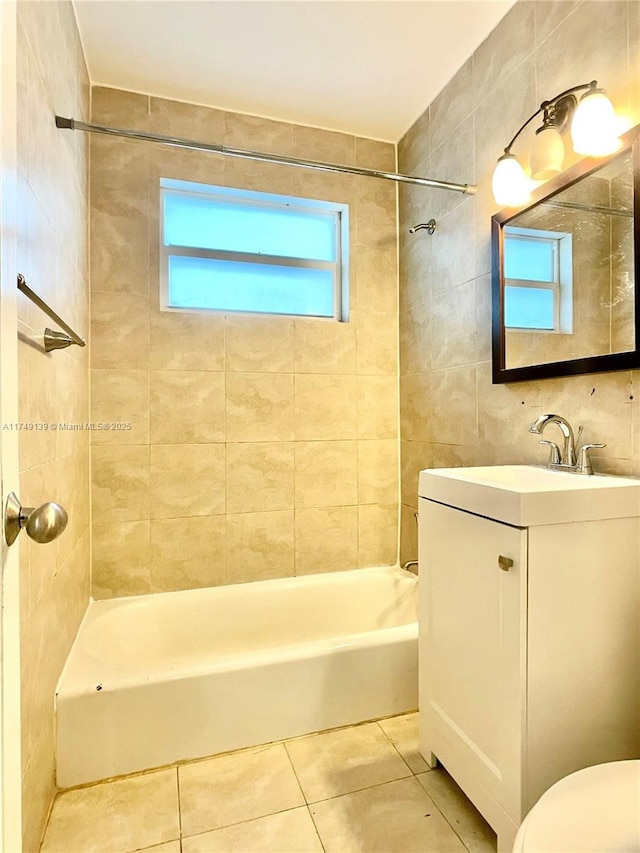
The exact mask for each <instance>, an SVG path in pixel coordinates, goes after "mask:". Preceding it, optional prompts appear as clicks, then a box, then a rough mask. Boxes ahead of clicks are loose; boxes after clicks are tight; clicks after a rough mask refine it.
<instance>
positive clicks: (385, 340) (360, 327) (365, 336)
mask: <svg viewBox="0 0 640 853" xmlns="http://www.w3.org/2000/svg"><path fill="white" fill-rule="evenodd" d="M397 328H398V315H397V314H395V313H394V314H382V313H379V312H377V311H375V312H374V311H358V314H357V317H356V333H357V341H358V373H367V374H373V375H382V374H386V375H390V376H395V374H396V372H397V370H398V335H397Z"/></svg>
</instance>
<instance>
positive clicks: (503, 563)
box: [498, 554, 513, 572]
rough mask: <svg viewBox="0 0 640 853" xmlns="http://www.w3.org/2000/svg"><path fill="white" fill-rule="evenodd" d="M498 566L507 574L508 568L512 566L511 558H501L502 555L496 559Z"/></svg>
mask: <svg viewBox="0 0 640 853" xmlns="http://www.w3.org/2000/svg"><path fill="white" fill-rule="evenodd" d="M498 565H499V566H500V568H501V569H502V571H503V572H508V571H509V569H510V568H512V566H513V560H512V559H511V557H503V556H502V554H500V556H499V557H498Z"/></svg>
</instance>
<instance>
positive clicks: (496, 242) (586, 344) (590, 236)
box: [491, 126, 640, 383]
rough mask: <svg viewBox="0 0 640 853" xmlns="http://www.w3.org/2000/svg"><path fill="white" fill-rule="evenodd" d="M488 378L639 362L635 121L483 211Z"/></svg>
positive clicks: (639, 140)
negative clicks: (515, 197)
mask: <svg viewBox="0 0 640 853" xmlns="http://www.w3.org/2000/svg"><path fill="white" fill-rule="evenodd" d="M491 239H492V290H493V296H492V298H493V381H494V383H499V382H513V381H521V380H523V379H542V378H545V377H550V376H565V375H571V374H577V373H596V372H600V371H606V370H623V369H629V368H632V367H637V366H640V347H639V343H640V331H639V330H640V325H639V321H640V310H639V301H640V300H639V298H638V296H637V294H636V291H637V281H638V279H639V278H640V271H639V270H638V267H639V266H640V260H639V261H638V263H637V264H636V263H635V255H636V253H637V254H638V257H639V259H640V126H639V127H638V128H634V130H632V131H629V133H627V134H625V136H624V137H623V145H622V148H621V149H620V151H618V152H617V153H616V154H614V155H612V156H610V157H607V158H606V159H597V160H596V159H594V158H586V159H584V160H582V161H580V162H579V163H577V164H576V165H575V166H573V167H571V168H570V169H568V170H566V171H565V172H563V173H562V174H560V175H558V176H557V177H556V178H554V179H553V180H551V181H548V182H547V183H545V184H544V186H542V187H539V188H538V189H537V190H536V191H535V192H534V194H533V196H532V202H531V203H530V204H528V205H527V206H525V207H521V208H510V209H508V210H503V211H501V212H500V213H498V214H496V215H495V216H494V217H493V219H492V238H491Z"/></svg>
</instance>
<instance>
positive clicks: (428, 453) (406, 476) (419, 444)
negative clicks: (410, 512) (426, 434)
mask: <svg viewBox="0 0 640 853" xmlns="http://www.w3.org/2000/svg"><path fill="white" fill-rule="evenodd" d="M432 467H433V448H432V446H431V444H429V443H428V442H426V441H401V442H400V469H401V475H402V503H403V504H406V505H407V506H410V507H414V508H415V509H417V508H418V475H419V473H420V471H422V470H424V469H425V468H432Z"/></svg>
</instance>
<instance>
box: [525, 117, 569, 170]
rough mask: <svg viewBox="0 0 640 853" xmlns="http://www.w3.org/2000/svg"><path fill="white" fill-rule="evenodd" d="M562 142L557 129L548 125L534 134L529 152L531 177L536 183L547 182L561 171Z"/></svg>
mask: <svg viewBox="0 0 640 853" xmlns="http://www.w3.org/2000/svg"><path fill="white" fill-rule="evenodd" d="M563 162H564V142H563V141H562V137H561V136H560V134H559V133H558V130H557V128H555V127H552V126H551V125H549V126H548V127H543V128H542V129H541V130H539V131H538V132H537V133H536V137H535V139H534V141H533V145H532V146H531V151H530V152H529V166H530V168H531V177H532V178H533V179H534V180H536V181H547V180H549V178H553V177H554V175H557V174H558V173H559V172H561V171H562V163H563Z"/></svg>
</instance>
